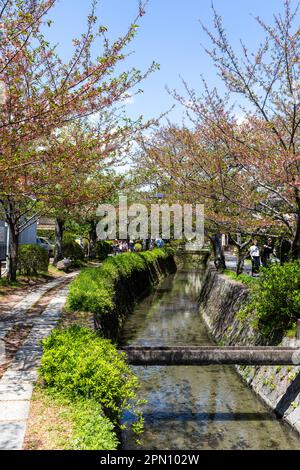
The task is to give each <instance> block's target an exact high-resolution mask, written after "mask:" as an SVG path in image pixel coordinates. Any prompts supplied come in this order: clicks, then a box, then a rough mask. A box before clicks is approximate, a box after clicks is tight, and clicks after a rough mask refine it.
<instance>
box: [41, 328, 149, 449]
mask: <svg viewBox="0 0 300 470" xmlns="http://www.w3.org/2000/svg"><path fill="white" fill-rule="evenodd" d="M43 350H44V354H43V357H42V360H41V367H40V371H39V372H40V376H41V378H42V379H43V382H44V385H45V386H46V387H47V389H48V391H49V392H50V393H53V394H54V395H57V394H61V395H62V396H63V397H65V398H66V399H68V400H71V401H78V402H79V403H80V402H81V405H80V407H79V411H80V415H81V417H82V423H81V425H80V427H82V426H84V427H87V426H92V428H94V427H95V426H96V427H97V426H99V425H100V424H101V423H100V422H99V419H98V418H100V416H101V414H102V416H103V411H105V415H106V416H108V417H109V419H110V421H111V422H112V423H113V425H114V426H116V425H117V424H118V422H119V420H120V418H121V415H122V412H123V411H124V410H125V409H132V410H133V413H134V414H137V413H135V410H136V406H138V402H137V390H138V388H139V385H138V380H137V377H136V376H135V375H134V374H133V372H132V371H131V369H130V367H129V366H128V365H127V364H126V361H125V357H124V355H123V354H119V353H118V351H117V349H116V347H115V346H114V345H113V344H112V343H111V342H110V341H109V340H107V339H103V338H100V337H99V336H98V335H97V334H96V333H95V332H94V331H92V330H90V329H88V328H83V327H80V326H77V325H75V326H72V327H70V328H67V329H64V330H59V329H56V330H53V332H52V334H51V335H50V336H49V337H48V338H47V339H45V340H44V341H43ZM85 404H86V405H85ZM99 405H100V406H101V409H100V411H99V408H98V407H99ZM91 406H92V408H91ZM80 408H81V410H80ZM84 408H85V409H84ZM92 410H94V411H92ZM97 410H98V411H97ZM101 410H102V413H101ZM86 413H87V414H88V415H91V413H92V418H93V420H94V424H91V423H90V421H89V420H88V421H89V425H88V422H87V420H86V419H85V414H86ZM97 416H98V418H97ZM138 418H140V417H138ZM76 419H77V422H79V420H80V416H77V418H76ZM79 424H80V423H79ZM106 425H107V424H106ZM137 428H138V431H139V432H140V430H141V427H140V426H138V427H137ZM90 430H91V429H86V430H85V431H84V432H83V434H82V432H81V437H80V436H79V438H80V439H81V444H80V447H81V448H88V441H89V439H90V438H91V435H90ZM86 432H87V435H86ZM84 440H87V442H84ZM77 445H78V443H77ZM93 445H94V444H93Z"/></svg>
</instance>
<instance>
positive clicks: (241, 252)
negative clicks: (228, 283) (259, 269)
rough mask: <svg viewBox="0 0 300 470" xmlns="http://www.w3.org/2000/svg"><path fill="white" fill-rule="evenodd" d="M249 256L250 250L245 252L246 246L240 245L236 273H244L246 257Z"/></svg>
mask: <svg viewBox="0 0 300 470" xmlns="http://www.w3.org/2000/svg"><path fill="white" fill-rule="evenodd" d="M247 256H248V251H246V252H244V247H238V256H237V263H236V275H237V276H239V275H240V274H243V271H244V264H245V259H246V258H247Z"/></svg>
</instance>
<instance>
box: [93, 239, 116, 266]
mask: <svg viewBox="0 0 300 470" xmlns="http://www.w3.org/2000/svg"><path fill="white" fill-rule="evenodd" d="M111 251H112V248H111V243H109V242H107V241H105V240H101V241H97V243H96V246H95V249H94V253H95V257H96V258H97V259H99V260H100V261H102V260H104V259H105V258H107V256H108V255H109V254H110V253H111Z"/></svg>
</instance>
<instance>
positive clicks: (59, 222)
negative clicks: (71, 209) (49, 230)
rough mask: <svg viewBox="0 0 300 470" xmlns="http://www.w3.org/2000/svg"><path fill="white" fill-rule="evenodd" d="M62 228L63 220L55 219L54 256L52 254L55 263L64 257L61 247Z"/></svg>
mask: <svg viewBox="0 0 300 470" xmlns="http://www.w3.org/2000/svg"><path fill="white" fill-rule="evenodd" d="M64 230H65V223H64V220H62V219H56V221H55V256H54V264H57V263H58V261H61V260H62V259H63V258H64V255H63V248H62V241H63V234H64Z"/></svg>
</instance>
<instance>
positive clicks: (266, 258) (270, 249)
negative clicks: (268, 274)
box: [261, 238, 276, 268]
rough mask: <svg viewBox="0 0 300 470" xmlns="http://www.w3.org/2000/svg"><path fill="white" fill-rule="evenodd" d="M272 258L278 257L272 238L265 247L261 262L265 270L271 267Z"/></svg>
mask: <svg viewBox="0 0 300 470" xmlns="http://www.w3.org/2000/svg"><path fill="white" fill-rule="evenodd" d="M271 256H276V253H275V249H274V245H273V241H272V238H268V241H267V244H265V245H264V246H263V251H262V257H261V262H262V265H263V267H264V268H267V267H268V266H269V265H270V261H271V260H270V258H271Z"/></svg>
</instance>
